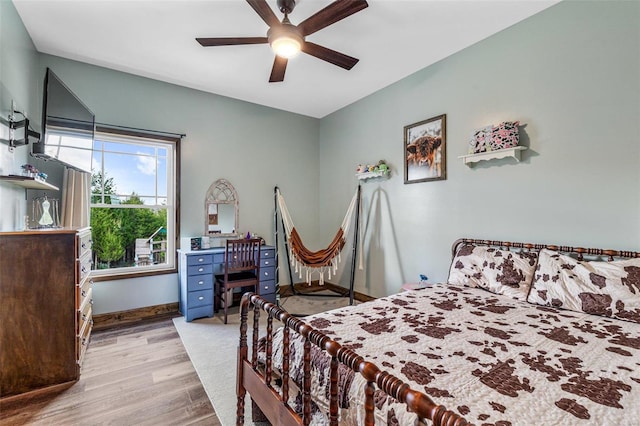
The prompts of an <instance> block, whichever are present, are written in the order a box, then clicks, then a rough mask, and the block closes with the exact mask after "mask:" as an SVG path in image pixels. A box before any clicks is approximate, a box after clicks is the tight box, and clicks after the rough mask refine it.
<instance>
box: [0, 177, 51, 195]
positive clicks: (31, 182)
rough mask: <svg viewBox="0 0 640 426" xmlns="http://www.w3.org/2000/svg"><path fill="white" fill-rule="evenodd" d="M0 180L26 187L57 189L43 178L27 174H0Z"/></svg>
mask: <svg viewBox="0 0 640 426" xmlns="http://www.w3.org/2000/svg"><path fill="white" fill-rule="evenodd" d="M0 181H5V182H10V183H12V184H14V185H18V186H21V187H23V188H27V189H48V190H52V191H58V190H59V188H58V187H57V186H54V185H51V184H50V183H47V182H45V181H43V180H40V179H36V178H34V177H28V176H18V175H8V176H0Z"/></svg>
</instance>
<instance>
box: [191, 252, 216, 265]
mask: <svg viewBox="0 0 640 426" xmlns="http://www.w3.org/2000/svg"><path fill="white" fill-rule="evenodd" d="M211 263H213V255H212V254H201V255H197V256H193V255H192V256H187V266H195V265H207V264H211Z"/></svg>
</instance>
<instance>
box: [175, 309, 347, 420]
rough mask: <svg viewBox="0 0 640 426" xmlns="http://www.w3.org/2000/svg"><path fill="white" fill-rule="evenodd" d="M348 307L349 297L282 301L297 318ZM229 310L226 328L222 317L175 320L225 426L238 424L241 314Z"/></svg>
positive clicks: (201, 379)
mask: <svg viewBox="0 0 640 426" xmlns="http://www.w3.org/2000/svg"><path fill="white" fill-rule="evenodd" d="M347 305H349V298H348V297H318V296H291V297H286V298H283V299H282V300H281V306H282V307H283V308H284V309H286V310H287V311H288V312H290V313H291V314H296V315H311V314H314V313H318V312H324V311H328V310H331V309H337V308H341V307H344V306H347ZM230 309H231V311H230V312H232V313H231V314H230V315H229V316H228V318H227V324H224V322H223V316H222V315H220V314H216V315H215V316H214V317H213V318H202V319H197V320H194V321H192V322H186V321H185V319H184V317H179V318H174V320H173V322H174V324H175V326H176V329H177V330H178V334H179V335H180V338H181V339H182V343H183V344H184V347H185V349H186V350H187V353H188V354H189V358H191V362H192V363H193V366H194V368H195V370H196V372H197V373H198V376H199V377H200V381H201V382H202V385H203V387H204V389H205V391H206V392H207V395H208V396H209V399H210V400H211V403H212V404H213V408H214V410H215V412H216V414H217V415H218V418H219V419H220V422H221V423H222V424H223V426H227V425H229V426H232V425H235V424H236V388H235V386H236V352H237V348H238V337H239V335H240V314H239V313H238V308H237V307H234V308H230ZM264 319H265V315H262V316H261V323H263V327H265V328H266V320H264ZM263 320H264V321H263ZM276 324H279V323H277V322H274V327H275V326H276ZM263 331H264V329H263ZM245 407H246V412H245V424H251V422H250V419H251V404H250V403H249V399H247V401H246V403H245Z"/></svg>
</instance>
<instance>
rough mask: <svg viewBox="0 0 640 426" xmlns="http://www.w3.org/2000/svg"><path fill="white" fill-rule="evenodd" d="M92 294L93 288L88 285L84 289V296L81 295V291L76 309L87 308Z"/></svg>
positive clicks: (91, 302)
mask: <svg viewBox="0 0 640 426" xmlns="http://www.w3.org/2000/svg"><path fill="white" fill-rule="evenodd" d="M92 294H93V289H92V288H91V287H89V288H88V289H87V290H86V291H85V295H84V296H82V293H81V295H80V303H79V304H78V310H80V311H85V310H86V309H87V306H91V305H92V304H93V300H92V299H91V297H92Z"/></svg>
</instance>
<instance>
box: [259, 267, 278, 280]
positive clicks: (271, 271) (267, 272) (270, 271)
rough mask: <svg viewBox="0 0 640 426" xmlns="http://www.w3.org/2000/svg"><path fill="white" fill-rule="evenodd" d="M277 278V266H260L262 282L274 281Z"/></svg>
mask: <svg viewBox="0 0 640 426" xmlns="http://www.w3.org/2000/svg"><path fill="white" fill-rule="evenodd" d="M275 279H276V268H275V267H273V266H272V267H270V268H260V282H262V281H272V280H275Z"/></svg>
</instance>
